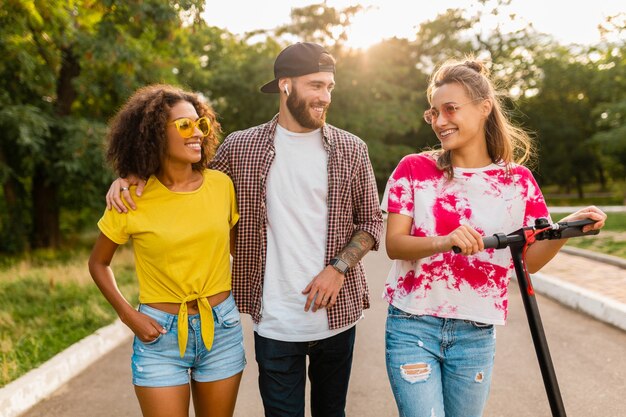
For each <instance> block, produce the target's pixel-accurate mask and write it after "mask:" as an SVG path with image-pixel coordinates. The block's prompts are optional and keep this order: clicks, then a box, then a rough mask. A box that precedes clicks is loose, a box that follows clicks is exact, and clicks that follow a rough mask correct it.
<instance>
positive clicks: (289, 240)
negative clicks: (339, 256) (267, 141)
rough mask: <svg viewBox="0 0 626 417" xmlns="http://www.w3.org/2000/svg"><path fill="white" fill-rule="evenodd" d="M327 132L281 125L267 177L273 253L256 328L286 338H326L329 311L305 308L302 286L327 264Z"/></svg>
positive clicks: (270, 249) (269, 241)
mask: <svg viewBox="0 0 626 417" xmlns="http://www.w3.org/2000/svg"><path fill="white" fill-rule="evenodd" d="M322 140H323V139H322V133H321V130H320V129H318V130H315V131H313V132H309V133H293V132H290V131H288V130H286V129H284V128H283V127H281V126H280V125H277V126H276V136H275V137H274V148H275V150H276V155H275V157H274V161H273V162H272V166H271V168H270V171H269V174H268V177H267V198H266V206H267V255H266V261H265V276H264V282H263V299H262V313H261V321H260V322H259V323H258V324H256V325H255V331H256V332H257V333H258V334H259V335H261V336H263V337H267V338H271V339H275V340H281V341H286V342H304V341H313V340H320V339H325V338H327V337H330V336H334V335H335V334H338V333H341V332H342V331H344V330H346V328H341V329H336V330H330V329H329V326H328V315H327V313H326V309H323V308H322V309H319V310H317V311H316V312H313V311H312V310H311V309H309V311H304V305H305V303H306V299H307V296H308V295H305V294H302V290H304V289H305V288H306V286H307V285H308V284H309V283H310V282H311V281H312V280H313V278H314V277H315V276H316V275H317V274H319V273H320V272H321V271H322V270H323V269H324V267H325V265H324V254H325V251H326V234H327V227H328V207H327V197H328V168H327V166H328V154H327V152H326V150H325V149H324V145H323V143H322Z"/></svg>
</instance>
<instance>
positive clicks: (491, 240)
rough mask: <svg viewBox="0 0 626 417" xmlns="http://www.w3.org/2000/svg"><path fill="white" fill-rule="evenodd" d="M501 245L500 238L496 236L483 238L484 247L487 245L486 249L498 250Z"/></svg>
mask: <svg viewBox="0 0 626 417" xmlns="http://www.w3.org/2000/svg"><path fill="white" fill-rule="evenodd" d="M499 243H500V240H499V239H498V236H496V235H493V236H485V237H484V238H483V245H485V249H489V248H497V247H498V244H499Z"/></svg>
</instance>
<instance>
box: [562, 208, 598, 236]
mask: <svg viewBox="0 0 626 417" xmlns="http://www.w3.org/2000/svg"><path fill="white" fill-rule="evenodd" d="M585 219H591V220H593V221H594V223H591V224H588V225H586V226H583V228H582V232H583V233H587V232H589V231H591V230H600V229H601V228H603V227H604V222H605V221H606V213H604V212H603V211H602V210H600V209H599V208H597V207H596V206H588V207H585V208H582V209H580V210H578V211H575V212H574V213H572V214H570V215H568V216H566V217H564V218H562V219H561V220H559V223H563V222H568V223H570V222H573V221H576V220H585Z"/></svg>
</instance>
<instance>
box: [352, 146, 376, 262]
mask: <svg viewBox="0 0 626 417" xmlns="http://www.w3.org/2000/svg"><path fill="white" fill-rule="evenodd" d="M359 159H360V164H359V167H358V169H357V170H356V175H355V176H354V179H353V180H352V211H353V217H354V227H355V231H356V230H363V231H364V232H367V233H369V234H370V235H372V237H373V238H374V247H373V248H372V250H378V248H379V246H380V238H381V235H382V232H383V216H382V212H381V210H380V204H379V202H378V189H377V188H376V178H375V177H374V169H373V168H372V163H371V162H370V158H369V155H368V153H367V145H366V144H365V143H363V144H362V146H361V148H360V155H359Z"/></svg>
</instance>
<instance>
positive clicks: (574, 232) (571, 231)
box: [561, 227, 600, 239]
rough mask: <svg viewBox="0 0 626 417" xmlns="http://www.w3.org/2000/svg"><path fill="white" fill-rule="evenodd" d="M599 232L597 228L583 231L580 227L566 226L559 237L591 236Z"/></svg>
mask: <svg viewBox="0 0 626 417" xmlns="http://www.w3.org/2000/svg"><path fill="white" fill-rule="evenodd" d="M598 233H600V231H599V230H590V231H588V232H585V233H583V230H582V227H568V228H567V229H565V230H563V231H562V232H561V239H567V238H570V237H578V236H591V235H597V234H598Z"/></svg>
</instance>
